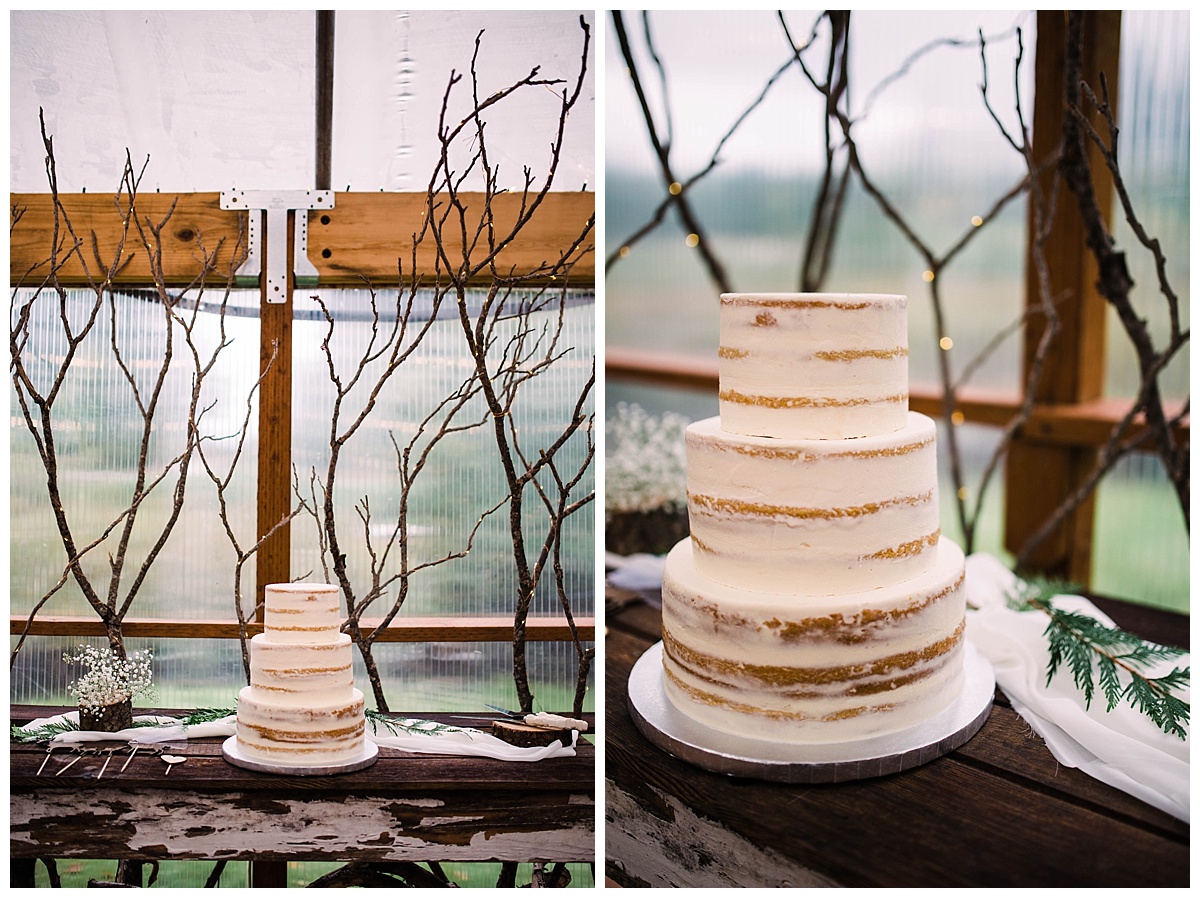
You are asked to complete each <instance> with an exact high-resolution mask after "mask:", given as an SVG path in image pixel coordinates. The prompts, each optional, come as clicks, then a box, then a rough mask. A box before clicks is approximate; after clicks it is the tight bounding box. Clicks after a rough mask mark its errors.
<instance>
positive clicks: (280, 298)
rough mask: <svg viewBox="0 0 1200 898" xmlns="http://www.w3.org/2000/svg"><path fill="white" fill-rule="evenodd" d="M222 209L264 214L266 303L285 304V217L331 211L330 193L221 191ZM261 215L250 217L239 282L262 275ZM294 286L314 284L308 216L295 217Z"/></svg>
mask: <svg viewBox="0 0 1200 898" xmlns="http://www.w3.org/2000/svg"><path fill="white" fill-rule="evenodd" d="M221 208H222V209H245V210H247V211H248V212H265V213H266V214H267V221H266V226H267V302H273V303H274V302H287V214H288V213H289V212H302V211H307V210H309V209H332V208H333V191H332V190H238V189H236V188H234V189H232V190H223V191H221ZM261 220H262V216H259V215H251V216H250V229H249V233H248V234H247V237H248V255H247V257H246V261H245V262H243V263H242V266H241V268H239V269H238V274H237V280H238V282H239V283H246V282H250V281H252V282H255V283H257V281H258V276H259V275H260V274H261V273H262V253H261V252H260V251H259V246H260V245H261V244H260V242H259V240H260V238H259V225H260V222H261ZM294 249H295V259H296V262H295V266H296V267H295V271H294V272H293V274H294V275H295V280H296V283H298V284H299V283H310V284H315V283H316V281H317V268H316V266H315V265H313V264H312V262H310V261H309V260H308V216H307V215H297V216H296V236H295V246H294Z"/></svg>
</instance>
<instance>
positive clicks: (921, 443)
mask: <svg viewBox="0 0 1200 898" xmlns="http://www.w3.org/2000/svg"><path fill="white" fill-rule="evenodd" d="M905 422H906V423H905V425H904V427H902V428H901V429H900V430H898V431H896V432H894V433H889V434H886V435H884V436H874V437H863V438H861V439H854V440H796V439H789V440H783V439H766V438H762V437H751V436H741V435H738V434H730V433H726V432H725V431H724V430H723V429H722V428H723V425H724V421H723V420H721V419H718V418H708V419H706V420H704V421H697V422H696V423H694V424H691V425H690V426H689V427H688V429H687V437H686V439H687V483H688V519H689V523H690V528H691V539H692V544H693V548H694V549H695V565H696V568H697V570H699V571H700V572H702V573H703V574H704V575H705V576H707V577H709V578H710V579H712V580H714V581H716V582H717V583H721V584H724V585H726V586H732V587H739V586H744V587H753V588H754V589H758V590H763V591H765V592H789V593H795V594H799V595H829V594H833V593H843V592H852V591H855V590H863V589H871V588H873V587H877V586H887V585H890V584H893V583H898V582H900V581H902V580H906V579H909V578H911V577H915V576H917V575H918V574H920V573H921V572H922V571H925V570H927V569H928V568H929V566H930V565H931V564H932V563H933V558H934V553H935V550H936V546H937V543H938V538H939V536H940V533H939V529H938V495H937V449H936V445H935V437H936V430H935V427H934V423H933V421H931V420H930V419H929V418H927V417H926V416H924V415H921V414H917V413H916V412H910V413H907V415H906V418H905Z"/></svg>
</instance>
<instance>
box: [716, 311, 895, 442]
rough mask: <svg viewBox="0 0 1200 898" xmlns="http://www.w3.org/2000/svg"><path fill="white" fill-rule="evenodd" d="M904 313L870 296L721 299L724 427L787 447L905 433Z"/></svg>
mask: <svg viewBox="0 0 1200 898" xmlns="http://www.w3.org/2000/svg"><path fill="white" fill-rule="evenodd" d="M907 304H908V300H907V298H906V297H903V296H891V295H883V294H865V293H864V294H856V293H726V294H723V295H722V296H721V346H720V350H719V355H720V360H719V370H720V412H721V422H722V426H723V427H724V428H725V430H727V431H729V432H731V433H740V434H748V435H753V436H766V437H782V438H786V439H791V438H801V439H842V438H848V437H861V436H870V435H872V434H881V433H890V432H891V431H894V430H899V429H900V428H901V427H903V426H904V421H905V414H906V413H907V411H908V319H907Z"/></svg>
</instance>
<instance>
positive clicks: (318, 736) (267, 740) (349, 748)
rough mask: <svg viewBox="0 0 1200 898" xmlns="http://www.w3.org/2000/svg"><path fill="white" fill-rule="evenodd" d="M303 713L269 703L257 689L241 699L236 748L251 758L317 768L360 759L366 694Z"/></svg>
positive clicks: (251, 688)
mask: <svg viewBox="0 0 1200 898" xmlns="http://www.w3.org/2000/svg"><path fill="white" fill-rule="evenodd" d="M349 696H350V697H349V698H348V699H339V700H336V701H326V702H322V703H320V704H317V705H309V706H307V707H299V706H297V705H283V704H279V703H278V702H276V701H274V700H273V699H272V698H271V696H270V695H266V696H265V697H264V696H263V694H262V693H261V692H259V691H258V690H256V689H255V687H254V686H245V687H243V688H242V690H241V692H239V693H238V708H237V745H238V749H239V750H240V751H241V752H242V754H244V755H245V756H246V757H247V758H251V759H258V760H262V761H270V762H272V763H274V764H281V765H294V766H297V767H318V766H321V765H325V764H336V763H338V762H341V761H347V760H352V759H354V758H357V757H358V756H359V755H360V754H361V753H362V750H363V740H364V738H365V733H366V718H365V716H364V707H365V703H364V701H363V694H362V692H361V691H360V690H358V689H352V690H351V691H350V693H349Z"/></svg>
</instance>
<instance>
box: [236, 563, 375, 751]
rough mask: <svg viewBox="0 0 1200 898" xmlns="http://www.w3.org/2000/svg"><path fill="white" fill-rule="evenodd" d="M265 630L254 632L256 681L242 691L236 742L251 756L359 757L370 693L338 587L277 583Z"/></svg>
mask: <svg viewBox="0 0 1200 898" xmlns="http://www.w3.org/2000/svg"><path fill="white" fill-rule="evenodd" d="M265 595H266V608H265V611H264V614H263V618H264V628H263V629H264V632H262V633H260V634H258V635H257V636H255V637H254V638H253V639H251V640H250V685H249V686H246V687H245V688H243V689H242V690H241V692H239V693H238V708H237V738H236V743H235V744H236V749H237V751H238V752H239V753H240V755H241V757H243V758H244V759H247V760H250V761H262V762H265V763H269V764H273V765H279V766H285V767H286V766H291V767H298V768H301V767H302V768H319V767H324V766H329V765H336V764H339V763H341V762H349V761H355V760H357V759H360V758H361V756H362V753H363V748H364V745H365V734H366V715H365V705H364V702H363V694H362V692H360V691H359V690H358V689H356V688H354V669H353V651H354V649H353V645H352V643H351V639H350V637H349V636H348V635H346V634H345V633H342V632H340V627H341V618H340V616H339V613H338V588H337V587H336V586H330V585H328V584H324V583H281V584H271V585H269V586H267V588H266V590H265Z"/></svg>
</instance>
